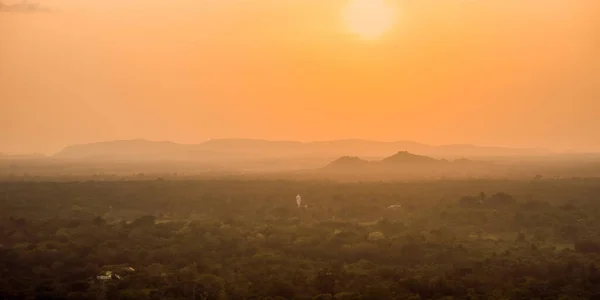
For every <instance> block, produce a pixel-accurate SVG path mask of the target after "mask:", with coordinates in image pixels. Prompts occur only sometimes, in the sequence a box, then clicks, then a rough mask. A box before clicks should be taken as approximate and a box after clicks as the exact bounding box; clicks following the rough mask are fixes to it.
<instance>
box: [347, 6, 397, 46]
mask: <svg viewBox="0 0 600 300" xmlns="http://www.w3.org/2000/svg"><path fill="white" fill-rule="evenodd" d="M343 17H344V21H345V23H346V26H347V27H348V30H349V31H351V32H352V33H354V34H356V35H358V36H360V37H362V38H364V39H376V38H378V37H380V36H381V35H383V34H384V33H385V32H386V31H387V30H389V29H390V28H391V27H392V25H393V24H394V14H393V10H392V8H391V7H390V6H389V5H388V4H387V3H386V2H385V0H352V2H351V3H350V4H349V5H348V6H347V7H346V9H345V11H344V15H343Z"/></svg>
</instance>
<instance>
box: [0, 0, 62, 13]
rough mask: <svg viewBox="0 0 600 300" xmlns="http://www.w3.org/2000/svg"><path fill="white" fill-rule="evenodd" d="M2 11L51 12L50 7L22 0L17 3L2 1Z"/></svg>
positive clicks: (0, 10) (0, 6)
mask: <svg viewBox="0 0 600 300" xmlns="http://www.w3.org/2000/svg"><path fill="white" fill-rule="evenodd" d="M0 12H18V13H39V12H50V9H49V8H47V7H43V6H40V4H39V3H31V2H29V1H22V2H19V3H15V4H4V3H2V2H0Z"/></svg>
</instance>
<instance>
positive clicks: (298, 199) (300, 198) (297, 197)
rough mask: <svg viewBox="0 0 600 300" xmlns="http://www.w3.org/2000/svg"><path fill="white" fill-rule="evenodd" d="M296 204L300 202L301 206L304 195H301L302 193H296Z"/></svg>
mask: <svg viewBox="0 0 600 300" xmlns="http://www.w3.org/2000/svg"><path fill="white" fill-rule="evenodd" d="M296 204H298V208H300V205H301V204H302V197H300V194H298V195H296Z"/></svg>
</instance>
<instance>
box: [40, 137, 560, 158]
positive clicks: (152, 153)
mask: <svg viewBox="0 0 600 300" xmlns="http://www.w3.org/2000/svg"><path fill="white" fill-rule="evenodd" d="M398 149H404V150H405V151H408V152H411V153H419V154H421V155H426V156H433V157H437V158H458V157H485V156H488V157H492V156H519V155H522V156H536V155H552V154H555V153H554V152H552V151H550V150H547V149H539V148H509V147H489V146H476V145H459V144H454V145H439V146H434V145H428V144H423V143H419V142H414V141H395V142H382V141H373V140H362V139H340V140H328V141H312V142H300V141H285V140H265V139H233V138H232V139H211V140H207V141H205V142H202V143H199V144H181V143H175V142H172V141H151V140H146V139H130V140H115V141H102V142H95V143H87V144H76V145H71V146H67V147H65V148H64V149H62V150H61V151H59V152H57V153H55V154H53V155H52V157H55V158H68V159H85V158H90V159H117V160H127V159H134V160H136V159H151V160H156V159H182V160H205V159H208V160H210V159H213V158H222V159H225V158H227V157H230V158H233V159H246V158H247V159H251V158H293V157H306V156H320V157H330V158H337V157H341V156H359V157H387V156H390V154H391V153H398Z"/></svg>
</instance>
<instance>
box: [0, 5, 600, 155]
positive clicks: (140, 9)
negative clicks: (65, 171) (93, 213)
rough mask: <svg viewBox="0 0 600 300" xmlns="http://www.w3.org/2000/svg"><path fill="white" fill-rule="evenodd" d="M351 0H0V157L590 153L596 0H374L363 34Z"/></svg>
mask: <svg viewBox="0 0 600 300" xmlns="http://www.w3.org/2000/svg"><path fill="white" fill-rule="evenodd" d="M352 1H357V0H327V1H323V0H318V1H317V0H168V1H167V0H145V1H141V0H103V1H98V0H87V1H80V0H41V1H39V3H40V4H41V5H43V6H44V7H47V8H50V9H51V10H52V12H50V13H45V12H39V13H19V12H0V153H31V152H38V153H40V152H41V153H49V154H50V153H53V152H57V151H59V150H60V149H62V148H63V147H65V146H67V145H71V144H79V143H89V142H96V141H106V140H121V139H135V138H144V139H149V140H170V141H175V142H180V143H200V142H202V141H205V140H207V139H211V138H260V139H272V140H300V141H312V140H330V139H343V138H361V139H372V140H382V141H395V140H414V141H418V142H423V143H430V144H455V143H471V144H479V145H497V146H510V147H546V148H551V149H557V150H578V151H600V117H599V116H600V1H597V0H419V1H416V0H389V1H387V5H388V6H389V8H388V11H387V15H391V16H393V17H392V18H391V19H392V21H393V22H392V23H391V25H390V27H389V28H386V30H385V32H383V33H382V34H381V35H380V36H377V37H371V38H365V37H364V36H360V35H358V34H357V32H356V29H354V31H353V29H351V28H352V26H349V24H348V18H347V17H348V16H347V15H345V14H344V12H345V11H347V9H346V8H347V7H348V5H350V4H351V2H352ZM373 1H375V0H373ZM383 1H385V0H383ZM3 2H4V3H10V2H11V1H8V0H5V1H3ZM13 2H14V1H13ZM377 19H378V18H377V16H365V20H369V21H364V22H375V21H376V20H377ZM363 26H368V24H367V25H363Z"/></svg>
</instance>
